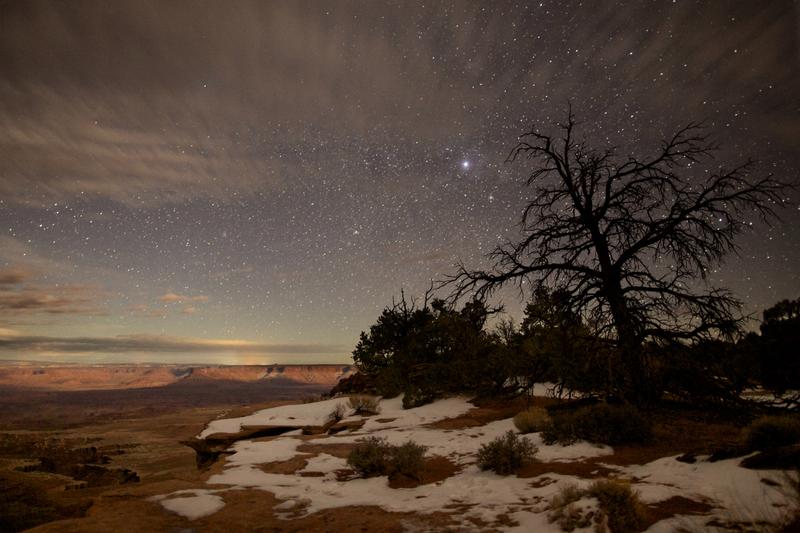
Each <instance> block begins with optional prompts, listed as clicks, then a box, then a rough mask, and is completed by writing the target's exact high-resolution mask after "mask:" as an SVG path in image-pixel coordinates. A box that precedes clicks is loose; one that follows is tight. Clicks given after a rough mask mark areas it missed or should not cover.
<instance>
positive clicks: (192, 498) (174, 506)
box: [153, 490, 225, 520]
mask: <svg viewBox="0 0 800 533" xmlns="http://www.w3.org/2000/svg"><path fill="white" fill-rule="evenodd" d="M214 492H219V491H211V490H179V491H177V492H173V493H172V494H169V495H165V496H156V497H155V498H153V500H155V501H158V502H161V505H162V506H163V507H164V508H165V509H167V510H168V511H172V512H173V513H177V514H179V515H183V516H185V517H186V518H188V519H189V520H195V519H197V518H202V517H203V516H208V515H210V514H214V513H216V512H217V511H219V510H220V509H222V508H223V507H225V502H224V501H223V500H222V498H220V497H219V496H217V495H215V494H214Z"/></svg>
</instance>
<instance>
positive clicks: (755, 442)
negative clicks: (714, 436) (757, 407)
mask: <svg viewBox="0 0 800 533" xmlns="http://www.w3.org/2000/svg"><path fill="white" fill-rule="evenodd" d="M742 437H743V440H744V445H745V447H746V448H747V449H748V450H766V449H769V448H778V447H780V446H789V445H790V444H794V443H796V442H798V441H800V419H798V418H796V417H793V416H764V417H761V418H759V419H757V420H755V421H753V422H752V423H751V424H750V425H749V426H747V427H746V428H744V430H743V431H742Z"/></svg>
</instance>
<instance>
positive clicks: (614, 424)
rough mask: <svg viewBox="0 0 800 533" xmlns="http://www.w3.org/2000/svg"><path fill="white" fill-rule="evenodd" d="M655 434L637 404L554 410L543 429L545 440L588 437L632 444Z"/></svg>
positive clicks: (593, 439) (558, 441)
mask: <svg viewBox="0 0 800 533" xmlns="http://www.w3.org/2000/svg"><path fill="white" fill-rule="evenodd" d="M651 437H652V429H651V426H650V422H649V421H648V420H647V419H646V418H645V417H644V416H642V414H641V413H640V412H639V411H638V410H637V409H636V408H634V407H632V406H629V405H609V404H605V403H601V404H597V405H590V406H587V407H581V408H580V409H577V410H576V411H573V412H563V413H557V414H556V413H554V414H553V415H552V416H551V419H550V423H549V424H547V426H546V427H545V428H544V430H543V431H542V440H543V441H544V443H545V444H555V443H559V444H565V445H566V444H572V443H573V442H575V441H576V440H580V439H582V440H586V441H589V442H595V443H600V444H609V445H615V444H632V443H641V442H646V441H648V440H649V439H650V438H651Z"/></svg>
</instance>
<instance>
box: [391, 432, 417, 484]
mask: <svg viewBox="0 0 800 533" xmlns="http://www.w3.org/2000/svg"><path fill="white" fill-rule="evenodd" d="M424 466H425V446H422V445H419V444H417V443H416V442H414V441H411V440H410V441H408V442H406V443H404V444H401V445H400V446H394V447H393V448H392V453H391V461H390V464H389V475H395V474H402V475H404V476H407V477H410V478H413V479H416V480H417V481H419V479H420V473H421V472H422V468H423V467H424Z"/></svg>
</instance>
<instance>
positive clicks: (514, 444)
mask: <svg viewBox="0 0 800 533" xmlns="http://www.w3.org/2000/svg"><path fill="white" fill-rule="evenodd" d="M536 452H537V448H536V446H534V445H533V444H532V443H531V441H529V440H528V439H527V438H525V437H520V436H518V435H517V434H516V433H514V432H513V431H508V432H507V433H506V434H505V435H503V436H501V437H497V438H496V439H494V440H493V441H492V442H490V443H489V444H484V445H483V446H481V448H480V450H478V468H480V469H481V470H491V471H493V472H494V473H496V474H500V475H504V476H505V475H508V474H511V473H513V472H514V471H516V470H517V469H519V468H520V467H521V466H522V465H524V464H526V463H529V462H531V461H533V458H534V455H536Z"/></svg>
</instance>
